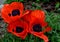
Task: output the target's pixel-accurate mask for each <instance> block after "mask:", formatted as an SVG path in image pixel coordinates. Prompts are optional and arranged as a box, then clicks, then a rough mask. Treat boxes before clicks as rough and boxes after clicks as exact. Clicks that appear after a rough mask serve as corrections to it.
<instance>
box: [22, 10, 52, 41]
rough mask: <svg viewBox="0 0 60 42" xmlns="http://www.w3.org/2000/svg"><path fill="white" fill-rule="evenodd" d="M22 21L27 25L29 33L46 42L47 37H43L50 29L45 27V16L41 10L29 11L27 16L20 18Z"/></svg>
mask: <svg viewBox="0 0 60 42" xmlns="http://www.w3.org/2000/svg"><path fill="white" fill-rule="evenodd" d="M34 14H35V15H34ZM22 19H23V20H24V21H26V22H27V23H29V31H28V32H29V33H31V34H33V35H35V36H37V37H39V38H41V39H43V40H44V41H45V42H48V37H47V36H45V35H44V33H45V32H49V31H51V28H50V27H49V26H48V27H47V22H45V14H44V13H43V12H42V11H41V10H34V11H31V12H30V13H29V14H27V15H25V16H24V17H22ZM45 27H46V28H45ZM43 28H45V30H42V29H43Z"/></svg>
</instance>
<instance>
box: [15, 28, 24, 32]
mask: <svg viewBox="0 0 60 42" xmlns="http://www.w3.org/2000/svg"><path fill="white" fill-rule="evenodd" d="M23 30H24V29H23V28H22V27H16V32H17V33H21V32H22V31H23Z"/></svg>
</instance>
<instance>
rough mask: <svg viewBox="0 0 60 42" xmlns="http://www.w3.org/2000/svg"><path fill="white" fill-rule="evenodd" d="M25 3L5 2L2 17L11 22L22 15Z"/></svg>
mask: <svg viewBox="0 0 60 42" xmlns="http://www.w3.org/2000/svg"><path fill="white" fill-rule="evenodd" d="M23 10H24V7H23V4H22V3H21V2H12V3H11V4H5V5H4V6H3V8H2V10H1V13H2V18H3V19H4V21H5V22H7V23H10V22H11V21H15V20H17V19H19V18H20V17H22V15H23Z"/></svg>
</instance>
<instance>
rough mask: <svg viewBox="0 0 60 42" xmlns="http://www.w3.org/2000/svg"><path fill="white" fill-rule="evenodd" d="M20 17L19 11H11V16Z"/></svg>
mask: <svg viewBox="0 0 60 42" xmlns="http://www.w3.org/2000/svg"><path fill="white" fill-rule="evenodd" d="M16 15H20V11H19V10H18V9H15V10H13V11H12V16H16Z"/></svg>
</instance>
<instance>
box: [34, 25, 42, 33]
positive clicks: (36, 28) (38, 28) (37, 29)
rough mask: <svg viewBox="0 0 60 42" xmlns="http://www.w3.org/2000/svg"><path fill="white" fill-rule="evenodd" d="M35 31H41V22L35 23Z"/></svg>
mask: <svg viewBox="0 0 60 42" xmlns="http://www.w3.org/2000/svg"><path fill="white" fill-rule="evenodd" d="M33 31H35V32H40V31H42V27H41V25H40V24H35V25H33Z"/></svg>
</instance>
